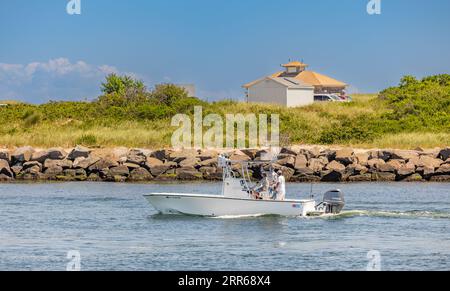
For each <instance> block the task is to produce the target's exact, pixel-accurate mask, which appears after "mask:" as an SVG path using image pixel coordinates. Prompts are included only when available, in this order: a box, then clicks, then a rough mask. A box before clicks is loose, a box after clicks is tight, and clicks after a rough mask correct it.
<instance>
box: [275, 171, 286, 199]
mask: <svg viewBox="0 0 450 291" xmlns="http://www.w3.org/2000/svg"><path fill="white" fill-rule="evenodd" d="M277 174H278V181H277V185H276V189H277V196H276V200H280V201H284V200H285V199H286V178H284V176H283V172H282V171H281V170H280V171H278V173H277Z"/></svg>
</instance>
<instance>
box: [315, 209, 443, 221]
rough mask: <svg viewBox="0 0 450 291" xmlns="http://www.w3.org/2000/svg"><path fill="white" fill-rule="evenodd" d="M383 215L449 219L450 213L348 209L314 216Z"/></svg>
mask: <svg viewBox="0 0 450 291" xmlns="http://www.w3.org/2000/svg"><path fill="white" fill-rule="evenodd" d="M363 216H365V217H385V218H430V219H450V213H448V212H439V211H422V210H412V211H379V210H348V211H342V212H341V213H340V214H335V215H323V216H319V217H314V218H325V219H342V218H353V217H363Z"/></svg>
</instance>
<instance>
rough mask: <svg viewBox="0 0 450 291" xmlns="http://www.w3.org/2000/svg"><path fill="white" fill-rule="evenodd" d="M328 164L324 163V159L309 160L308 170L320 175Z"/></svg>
mask: <svg viewBox="0 0 450 291" xmlns="http://www.w3.org/2000/svg"><path fill="white" fill-rule="evenodd" d="M326 164H327V163H324V161H323V160H322V159H316V158H313V159H311V160H309V162H308V168H310V169H311V170H313V171H314V172H315V173H319V172H320V171H322V170H323V168H324V167H325V165H326Z"/></svg>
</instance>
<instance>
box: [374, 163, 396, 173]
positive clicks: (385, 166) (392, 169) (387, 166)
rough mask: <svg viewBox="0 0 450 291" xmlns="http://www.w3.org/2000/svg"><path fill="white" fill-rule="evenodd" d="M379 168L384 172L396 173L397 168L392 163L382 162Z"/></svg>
mask: <svg viewBox="0 0 450 291" xmlns="http://www.w3.org/2000/svg"><path fill="white" fill-rule="evenodd" d="M377 170H378V171H380V172H384V173H395V172H396V169H395V167H394V166H392V165H391V164H381V165H379V166H377Z"/></svg>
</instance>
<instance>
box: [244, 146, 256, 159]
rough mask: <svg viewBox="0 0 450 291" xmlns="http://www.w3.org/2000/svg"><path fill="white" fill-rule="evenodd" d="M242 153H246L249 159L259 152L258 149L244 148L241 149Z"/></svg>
mask: <svg viewBox="0 0 450 291" xmlns="http://www.w3.org/2000/svg"><path fill="white" fill-rule="evenodd" d="M242 152H243V153H244V154H246V155H247V156H248V157H249V158H250V159H252V160H254V159H256V155H257V153H258V152H259V150H258V149H244V150H242Z"/></svg>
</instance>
